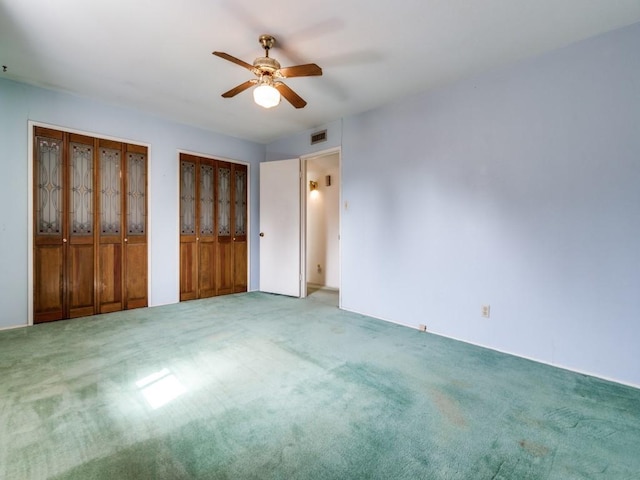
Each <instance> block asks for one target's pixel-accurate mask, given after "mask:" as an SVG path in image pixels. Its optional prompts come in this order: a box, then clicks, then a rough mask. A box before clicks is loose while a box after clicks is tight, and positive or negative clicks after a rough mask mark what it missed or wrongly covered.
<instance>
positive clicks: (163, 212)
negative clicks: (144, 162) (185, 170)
mask: <svg viewBox="0 0 640 480" xmlns="http://www.w3.org/2000/svg"><path fill="white" fill-rule="evenodd" d="M211 114H212V115H215V112H213V111H212V112H211ZM29 120H31V121H34V122H43V123H48V124H51V125H55V126H58V127H60V128H63V129H76V130H82V131H85V132H89V133H94V134H95V135H97V136H110V137H117V138H122V139H129V140H130V141H132V142H135V143H145V144H148V145H150V157H149V219H150V266H151V276H150V297H149V302H150V305H160V304H165V303H174V302H177V301H178V296H179V277H178V267H179V256H178V252H179V250H178V243H179V240H178V239H179V237H178V150H179V149H181V150H188V151H193V152H197V153H201V154H207V155H213V156H218V157H224V158H228V159H233V160H238V161H243V162H248V163H250V165H251V184H250V192H251V203H250V215H251V224H250V227H251V239H250V240H251V259H252V263H251V278H250V288H251V289H257V288H258V266H259V263H258V241H257V236H256V235H257V232H258V198H259V196H258V164H259V162H260V161H261V160H262V159H264V155H265V148H264V146H263V145H260V144H255V143H251V142H247V141H244V140H239V139H236V138H232V137H228V136H225V135H221V134H217V133H213V132H209V131H205V130H200V129H197V128H194V127H189V126H185V125H182V124H178V123H173V122H170V121H166V120H163V119H161V118H158V117H154V116H151V115H148V114H145V113H141V112H138V111H134V110H128V109H124V108H119V107H114V106H111V105H106V104H103V103H99V102H96V101H92V100H88V99H86V98H81V97H77V96H73V95H69V94H65V93H59V92H54V91H50V90H45V89H40V88H35V87H32V86H28V85H24V84H20V83H15V82H11V81H7V80H0V135H1V137H0V138H1V142H0V144H1V145H2V149H1V152H2V153H1V155H2V158H1V160H0V161H1V165H2V175H1V176H0V202H1V203H0V204H1V205H4V208H3V214H2V217H1V220H0V265H1V268H0V305H2V311H1V313H0V328H3V327H8V326H15V325H24V324H25V323H26V322H27V293H28V287H27V271H28V265H27V228H28V222H29V218H30V216H31V213H30V212H29V210H28V206H27V202H28V196H29V189H30V188H31V187H30V185H29V181H28V178H27V177H28V162H29V158H28V121H29ZM254 237H255V238H254Z"/></svg>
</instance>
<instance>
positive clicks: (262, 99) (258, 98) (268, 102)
mask: <svg viewBox="0 0 640 480" xmlns="http://www.w3.org/2000/svg"><path fill="white" fill-rule="evenodd" d="M253 100H254V101H255V102H256V103H257V104H258V105H260V106H261V107H264V108H272V107H275V106H277V105H278V104H279V103H280V92H279V91H278V90H276V89H275V88H274V87H272V86H271V85H258V86H257V87H256V88H254V89H253Z"/></svg>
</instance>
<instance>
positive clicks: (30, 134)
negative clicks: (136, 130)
mask: <svg viewBox="0 0 640 480" xmlns="http://www.w3.org/2000/svg"><path fill="white" fill-rule="evenodd" d="M35 127H43V128H50V129H52V130H58V131H59V132H66V133H76V134H79V135H86V136H89V137H93V138H98V139H104V140H113V141H115V142H121V143H128V144H130V145H140V146H141V147H146V149H147V205H151V202H152V187H151V182H149V181H148V179H149V178H151V169H152V162H150V161H149V159H151V150H152V148H151V144H150V143H144V142H138V141H134V140H131V139H128V138H120V137H113V136H110V135H102V134H96V133H94V132H89V131H87V130H78V129H75V128H67V127H61V126H59V125H54V124H51V123H45V122H37V121H34V120H29V121H28V122H27V141H28V142H29V143H28V148H27V156H28V160H27V182H28V188H29V195H28V196H27V209H28V212H29V221H28V222H27V325H28V326H32V325H33V300H34V298H33V297H34V295H33V287H34V284H33V282H34V275H33V261H34V258H33V229H34V224H33V222H34V215H33V203H34V188H33V176H34V172H33V153H34V152H33V143H34V142H33V141H34V138H33V130H34V128H35ZM151 223H152V215H151V209H149V208H147V245H148V246H149V247H148V248H147V299H148V300H147V302H148V304H149V306H151V302H150V300H151V295H150V292H151V282H152V278H151V261H150V257H151V248H150V245H151V232H152V229H151Z"/></svg>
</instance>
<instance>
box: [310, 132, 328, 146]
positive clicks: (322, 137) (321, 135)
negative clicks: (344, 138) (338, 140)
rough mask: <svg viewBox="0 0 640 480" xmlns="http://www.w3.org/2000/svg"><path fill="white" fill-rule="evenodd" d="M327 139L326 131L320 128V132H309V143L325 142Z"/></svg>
mask: <svg viewBox="0 0 640 480" xmlns="http://www.w3.org/2000/svg"><path fill="white" fill-rule="evenodd" d="M326 141H327V131H326V130H322V131H320V132H316V133H312V134H311V145H315V144H316V143H320V142H326Z"/></svg>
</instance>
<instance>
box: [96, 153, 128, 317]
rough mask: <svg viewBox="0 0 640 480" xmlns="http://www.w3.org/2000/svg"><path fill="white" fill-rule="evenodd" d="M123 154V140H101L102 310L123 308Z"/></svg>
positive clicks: (100, 311) (100, 240)
mask: <svg viewBox="0 0 640 480" xmlns="http://www.w3.org/2000/svg"><path fill="white" fill-rule="evenodd" d="M122 157H123V154H122V144H121V143H119V142H113V141H110V140H99V148H98V164H99V180H98V185H99V189H100V191H99V195H98V198H99V201H98V210H99V222H100V223H99V224H100V229H99V245H98V298H99V313H107V312H115V311H118V310H122V309H123V307H124V298H123V275H122V266H123V251H122V243H123V240H124V237H123V234H122V223H123V222H122V210H123V203H124V199H123V195H122V174H121V173H122Z"/></svg>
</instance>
